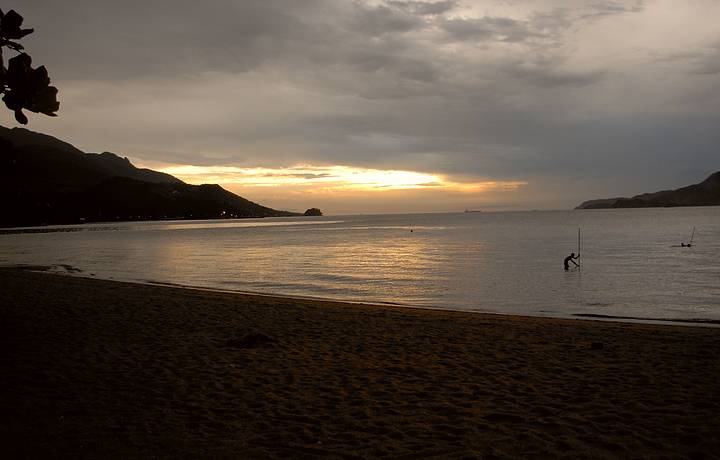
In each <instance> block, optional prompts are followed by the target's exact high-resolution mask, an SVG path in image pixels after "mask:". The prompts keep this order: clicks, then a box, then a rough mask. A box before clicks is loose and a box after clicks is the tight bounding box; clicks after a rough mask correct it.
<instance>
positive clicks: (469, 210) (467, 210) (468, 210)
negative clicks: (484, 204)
mask: <svg viewBox="0 0 720 460" xmlns="http://www.w3.org/2000/svg"><path fill="white" fill-rule="evenodd" d="M465 212H482V211H479V210H477V211H476V210H471V209H466V210H465Z"/></svg>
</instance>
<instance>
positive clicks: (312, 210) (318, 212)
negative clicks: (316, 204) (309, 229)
mask: <svg viewBox="0 0 720 460" xmlns="http://www.w3.org/2000/svg"><path fill="white" fill-rule="evenodd" d="M322 215H323V213H322V211H321V210H320V209H318V208H310V209H308V210H307V211H305V213H304V214H303V216H322Z"/></svg>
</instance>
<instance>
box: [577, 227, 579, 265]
mask: <svg viewBox="0 0 720 460" xmlns="http://www.w3.org/2000/svg"><path fill="white" fill-rule="evenodd" d="M577 255H578V257H580V227H578V253H577ZM579 266H580V263H578V267H579Z"/></svg>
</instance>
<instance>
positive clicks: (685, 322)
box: [0, 264, 720, 328]
mask: <svg viewBox="0 0 720 460" xmlns="http://www.w3.org/2000/svg"><path fill="white" fill-rule="evenodd" d="M56 268H62V269H63V270H65V271H64V272H58V271H54V269H56ZM2 270H19V271H31V272H36V273H47V274H50V275H55V276H72V277H75V278H83V279H88V280H102V281H109V282H115V283H125V284H138V285H146V286H159V287H167V288H175V289H185V290H190V291H201V292H218V293H226V294H238V295H245V296H258V297H269V298H277V299H283V300H300V301H310V302H329V303H337V304H348V305H358V306H367V307H381V308H382V307H388V308H405V309H417V310H431V311H435V310H437V311H447V312H456V313H460V314H471V315H492V316H500V317H510V318H513V317H518V318H540V319H550V320H552V319H564V320H570V321H589V322H609V323H622V324H650V325H661V326H662V325H667V326H676V327H707V328H720V320H716V319H703V318H697V319H683V318H641V317H633V316H613V315H603V314H599V313H574V314H570V315H568V316H555V315H528V314H512V313H503V312H493V311H486V310H462V309H458V308H446V307H436V306H427V305H413V304H403V303H400V302H390V301H387V302H383V301H372V302H365V301H362V300H352V299H334V298H330V297H317V296H305V295H292V294H282V293H264V292H256V291H241V290H232V289H222V288H214V287H204V286H193V285H185V284H180V283H172V282H165V281H153V280H124V279H117V278H103V277H97V276H94V275H86V274H84V273H83V272H82V270H79V269H77V268H75V267H72V266H70V265H62V264H61V265H53V266H46V265H42V266H27V265H7V266H0V271H2Z"/></svg>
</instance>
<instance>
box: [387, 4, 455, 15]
mask: <svg viewBox="0 0 720 460" xmlns="http://www.w3.org/2000/svg"><path fill="white" fill-rule="evenodd" d="M387 4H388V5H390V6H392V7H394V8H398V9H401V10H405V11H409V12H411V13H414V14H419V15H423V16H424V15H436V14H443V13H447V12H448V11H451V10H453V9H454V8H456V7H457V5H458V2H457V1H456V0H449V1H441V2H432V3H426V2H412V1H388V2H387Z"/></svg>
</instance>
